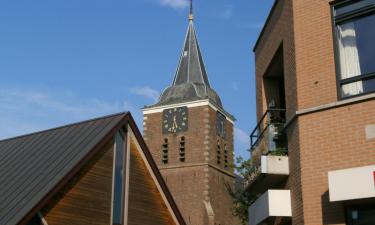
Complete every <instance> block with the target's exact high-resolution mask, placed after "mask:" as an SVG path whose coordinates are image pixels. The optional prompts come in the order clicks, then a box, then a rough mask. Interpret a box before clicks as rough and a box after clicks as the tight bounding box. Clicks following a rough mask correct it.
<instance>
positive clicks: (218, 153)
mask: <svg viewBox="0 0 375 225" xmlns="http://www.w3.org/2000/svg"><path fill="white" fill-rule="evenodd" d="M220 163H221V145H220V140H219V139H218V140H217V164H220Z"/></svg>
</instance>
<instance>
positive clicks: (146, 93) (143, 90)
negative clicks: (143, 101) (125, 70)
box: [130, 86, 160, 102]
mask: <svg viewBox="0 0 375 225" xmlns="http://www.w3.org/2000/svg"><path fill="white" fill-rule="evenodd" d="M130 92H131V93H133V94H136V95H139V96H143V97H145V98H149V99H151V100H153V101H154V102H157V100H158V99H159V96H160V92H159V91H157V90H155V89H152V88H151V87H150V86H144V87H134V88H130Z"/></svg>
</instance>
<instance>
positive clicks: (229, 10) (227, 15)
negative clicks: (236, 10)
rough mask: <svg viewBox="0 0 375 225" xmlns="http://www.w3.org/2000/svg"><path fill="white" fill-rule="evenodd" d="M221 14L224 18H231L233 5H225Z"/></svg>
mask: <svg viewBox="0 0 375 225" xmlns="http://www.w3.org/2000/svg"><path fill="white" fill-rule="evenodd" d="M221 16H222V17H223V18H224V19H230V18H232V16H233V6H232V5H228V6H226V7H225V9H224V11H223V13H222V14H221Z"/></svg>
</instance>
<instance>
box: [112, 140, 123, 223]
mask: <svg viewBox="0 0 375 225" xmlns="http://www.w3.org/2000/svg"><path fill="white" fill-rule="evenodd" d="M124 150H125V148H124V139H123V138H122V135H121V133H117V135H116V149H115V168H114V184H113V215H112V217H113V224H123V201H124Z"/></svg>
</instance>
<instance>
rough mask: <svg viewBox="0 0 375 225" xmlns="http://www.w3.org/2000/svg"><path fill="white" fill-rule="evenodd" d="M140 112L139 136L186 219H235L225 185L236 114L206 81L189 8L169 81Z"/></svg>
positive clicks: (197, 223)
mask: <svg viewBox="0 0 375 225" xmlns="http://www.w3.org/2000/svg"><path fill="white" fill-rule="evenodd" d="M217 79H218V78H217ZM143 114H144V139H145V141H146V143H147V145H148V147H149V148H150V150H151V152H152V155H153V157H154V160H155V161H156V163H157V164H158V167H159V169H160V171H161V173H162V175H163V177H164V179H165V181H166V183H167V185H168V187H169V190H170V191H171V192H172V195H173V197H174V199H175V201H176V203H177V205H178V207H179V208H180V210H181V212H182V214H183V216H184V218H185V221H186V223H187V224H189V225H236V224H238V223H236V222H235V221H236V219H235V218H234V216H233V215H232V212H231V208H232V206H233V205H232V199H231V197H230V195H229V193H228V191H227V187H226V185H230V186H232V187H233V185H234V178H235V177H234V174H233V169H232V167H231V165H232V164H233V124H234V120H235V119H234V118H233V116H232V115H230V114H229V113H228V112H227V111H226V110H224V108H223V105H222V103H221V100H220V97H219V95H218V94H217V93H216V92H215V91H214V90H213V88H212V87H211V85H210V82H209V79H208V76H207V73H206V69H205V66H204V63H203V57H202V54H201V51H200V48H199V44H198V40H197V37H196V32H195V28H194V21H193V14H192V10H191V11H190V15H189V26H188V30H187V34H186V37H185V43H184V47H183V49H182V53H181V57H180V61H179V64H178V68H177V71H176V74H175V76H174V79H173V82H172V85H171V86H170V87H168V88H166V89H165V91H164V92H163V93H162V95H161V96H160V99H159V101H158V102H157V103H156V104H154V105H152V106H148V107H145V108H143Z"/></svg>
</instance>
